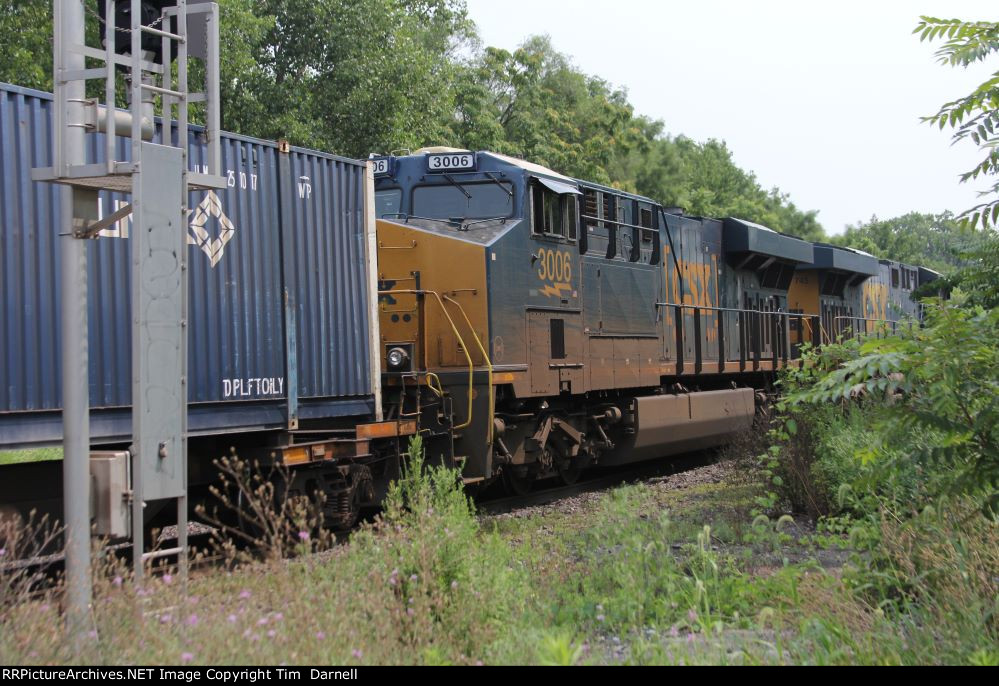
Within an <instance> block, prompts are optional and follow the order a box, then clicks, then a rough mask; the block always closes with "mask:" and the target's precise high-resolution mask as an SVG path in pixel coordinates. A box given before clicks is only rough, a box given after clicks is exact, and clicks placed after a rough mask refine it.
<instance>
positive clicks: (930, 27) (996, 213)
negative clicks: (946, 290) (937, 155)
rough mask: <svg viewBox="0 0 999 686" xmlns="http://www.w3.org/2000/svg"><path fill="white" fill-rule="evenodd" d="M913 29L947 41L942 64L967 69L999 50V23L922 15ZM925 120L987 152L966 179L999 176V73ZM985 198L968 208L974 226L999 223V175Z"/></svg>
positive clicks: (940, 56)
mask: <svg viewBox="0 0 999 686" xmlns="http://www.w3.org/2000/svg"><path fill="white" fill-rule="evenodd" d="M920 19H921V21H920V22H919V24H918V25H917V26H916V28H915V30H914V31H913V33H918V34H919V39H920V40H921V41H933V40H937V39H944V44H943V46H942V47H941V48H940V49H939V50H937V53H936V54H937V58H938V61H939V62H940V63H941V64H945V65H949V66H953V67H956V66H960V67H967V66H969V65H971V64H974V63H975V62H985V61H986V60H988V59H989V58H991V57H993V56H995V55H996V54H999V22H988V21H974V22H966V21H961V20H959V19H937V18H934V17H925V16H924V17H920ZM924 121H927V122H929V123H930V124H935V125H937V126H939V127H940V128H941V129H943V128H945V127H947V126H949V127H951V128H953V129H955V131H954V134H953V141H954V142H955V143H957V142H958V141H963V140H967V139H970V140H971V141H972V142H973V143H974V144H975V145H977V146H978V147H979V149H980V150H981V151H982V152H983V153H984V155H985V156H984V158H983V159H982V160H981V161H980V162H979V163H978V164H977V165H975V167H974V168H973V169H970V170H969V171H967V172H965V173H964V174H962V175H961V182H962V183H967V182H969V181H977V180H979V179H986V180H987V179H989V177H999V71H996V72H994V73H993V74H992V76H991V77H990V78H989V79H988V80H987V81H985V82H984V83H982V84H981V85H980V86H978V88H976V89H975V90H974V91H972V92H971V93H969V94H968V95H966V96H964V97H962V98H958V99H957V100H954V101H951V102H948V103H945V104H944V105H943V107H941V108H940V111H939V112H937V113H936V114H934V115H932V116H930V117H924ZM980 195H981V197H982V198H984V201H983V202H981V203H979V204H978V205H976V206H975V207H972V208H971V209H969V210H967V211H965V212H964V213H963V214H962V215H961V219H962V220H964V221H965V222H966V223H968V224H970V225H971V226H979V225H980V226H983V227H989V226H993V227H994V226H999V179H997V180H995V181H994V182H993V183H992V186H991V187H990V188H988V189H987V190H985V191H982V192H981V194H980Z"/></svg>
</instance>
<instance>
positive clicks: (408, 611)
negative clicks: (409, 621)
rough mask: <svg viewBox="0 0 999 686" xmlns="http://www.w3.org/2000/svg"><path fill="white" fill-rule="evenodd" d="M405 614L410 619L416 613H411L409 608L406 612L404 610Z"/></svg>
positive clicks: (411, 609) (411, 610)
mask: <svg viewBox="0 0 999 686" xmlns="http://www.w3.org/2000/svg"><path fill="white" fill-rule="evenodd" d="M406 614H407V615H409V616H410V617H412V616H413V615H415V614H416V613H415V612H413V608H409V609H408V610H406Z"/></svg>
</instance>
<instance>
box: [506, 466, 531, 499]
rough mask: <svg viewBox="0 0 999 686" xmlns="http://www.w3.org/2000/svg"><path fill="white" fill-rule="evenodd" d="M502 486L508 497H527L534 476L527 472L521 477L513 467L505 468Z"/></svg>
mask: <svg viewBox="0 0 999 686" xmlns="http://www.w3.org/2000/svg"><path fill="white" fill-rule="evenodd" d="M503 485H504V486H505V487H506V491H507V493H509V494H510V495H514V496H516V495H527V494H528V493H530V492H531V487H532V486H533V485H534V475H533V474H531V473H530V472H529V471H528V472H527V473H525V474H524V475H523V476H521V475H519V474H517V470H516V469H515V468H514V467H507V468H506V469H504V470H503Z"/></svg>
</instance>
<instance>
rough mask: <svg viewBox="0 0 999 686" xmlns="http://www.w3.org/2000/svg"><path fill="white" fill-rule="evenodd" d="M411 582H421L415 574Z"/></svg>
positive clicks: (410, 578)
mask: <svg viewBox="0 0 999 686" xmlns="http://www.w3.org/2000/svg"><path fill="white" fill-rule="evenodd" d="M409 580H410V581H412V582H414V583H415V582H417V581H419V580H420V577H418V576H416V575H415V574H414V575H413V576H411V577H409Z"/></svg>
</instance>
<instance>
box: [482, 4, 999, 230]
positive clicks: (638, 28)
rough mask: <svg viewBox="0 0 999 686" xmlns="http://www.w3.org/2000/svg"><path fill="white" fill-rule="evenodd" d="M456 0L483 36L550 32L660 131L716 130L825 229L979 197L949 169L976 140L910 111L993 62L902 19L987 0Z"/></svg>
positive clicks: (973, 153)
mask: <svg viewBox="0 0 999 686" xmlns="http://www.w3.org/2000/svg"><path fill="white" fill-rule="evenodd" d="M467 1H468V8H469V12H470V14H471V17H472V19H474V20H475V22H476V23H477V24H478V26H479V31H480V34H481V36H482V40H483V42H484V43H485V44H486V45H494V46H498V47H503V48H507V49H513V48H515V47H516V46H517V45H519V44H520V43H521V42H522V41H523V40H524V39H525V38H526V37H527V36H529V35H531V34H536V33H547V34H548V35H550V36H551V38H552V41H553V43H554V45H555V47H556V48H557V49H558V50H560V51H561V52H564V53H566V54H568V55H570V56H571V57H572V59H573V61H574V62H575V64H576V66H578V67H579V68H581V69H582V70H583V71H585V72H587V73H590V74H595V75H598V76H601V77H603V78H604V79H607V80H608V81H610V82H611V83H613V84H614V85H615V86H619V87H623V88H626V89H627V91H628V93H629V97H630V100H631V102H632V103H633V104H634V106H635V109H636V111H637V112H638V113H640V114H645V115H648V116H650V117H653V118H657V119H662V120H663V121H664V122H666V129H667V131H668V132H670V133H671V134H681V133H682V134H685V135H687V136H690V137H692V138H694V139H696V140H705V139H708V138H720V139H724V140H725V141H727V142H728V145H729V147H730V148H731V150H732V151H733V154H734V156H735V161H736V163H737V164H739V165H740V166H741V167H743V168H745V169H748V170H752V171H754V172H755V173H756V175H757V177H758V179H759V181H760V183H761V184H762V185H763V186H764V187H767V188H769V187H771V186H779V187H780V188H781V190H783V191H784V192H786V193H789V194H790V196H791V200H792V201H793V202H794V203H795V204H796V205H797V206H798V207H799V208H802V209H817V210H819V221H821V222H822V224H823V226H824V227H825V228H826V231H827V232H830V233H841V232H842V231H843V229H844V228H845V226H846V225H847V224H855V223H857V222H859V221H866V220H867V219H869V218H870V217H871V215H874V214H876V215H877V216H878V217H881V218H888V217H894V216H897V215H900V214H904V213H906V212H909V211H912V210H918V211H921V212H940V211H943V210H945V209H950V210H953V211H959V210H963V209H966V208H968V207H970V206H971V205H973V204H974V202H975V193H974V189H973V188H972V187H969V186H967V185H965V186H961V185H960V184H959V183H958V179H957V175H958V174H959V173H960V172H962V171H965V170H966V169H969V168H971V167H972V166H974V164H975V162H976V161H977V159H978V154H977V149H976V148H975V147H974V146H973V145H972V144H971V143H970V142H968V143H966V144H965V143H962V144H959V145H958V146H956V147H951V145H950V136H949V134H948V133H947V132H946V131H940V130H939V129H936V128H931V127H930V126H929V125H928V124H923V123H921V122H920V121H919V117H920V115H929V114H933V113H934V112H936V110H937V109H938V108H939V106H940V105H941V104H943V103H944V102H947V101H948V100H953V99H955V98H957V97H960V96H962V95H965V94H967V93H969V92H970V91H971V90H972V89H973V88H974V87H975V86H977V85H978V84H979V83H981V82H982V81H984V80H985V79H986V78H987V76H988V75H989V74H990V73H991V72H994V71H996V70H997V69H999V64H997V60H995V59H993V60H992V61H991V62H990V63H988V64H986V65H977V66H976V67H974V68H971V69H968V70H967V71H964V70H960V69H956V68H952V67H944V66H940V65H938V64H937V63H936V61H935V59H934V57H933V51H934V47H933V45H932V44H925V43H920V42H919V39H918V36H914V35H912V29H913V28H914V27H915V25H916V23H917V21H918V19H919V16H920V15H921V14H928V15H931V16H943V17H948V18H949V17H958V18H961V19H968V20H978V19H988V20H991V21H995V20H996V19H999V2H996V1H995V0H988V1H985V0H865V1H864V2H859V1H857V0H840V1H839V2H823V3H817V2H807V1H805V0H797V1H788V0H743V1H742V2H739V1H737V0H693V1H691V0H684V1H683V2H674V1H672V0H666V1H654V0H573V1H571V2H566V1H552V0H503V1H502V2H497V1H496V0H467ZM989 67H991V70H990V69H989Z"/></svg>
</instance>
